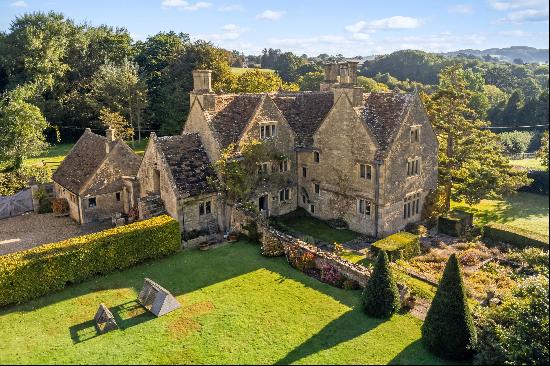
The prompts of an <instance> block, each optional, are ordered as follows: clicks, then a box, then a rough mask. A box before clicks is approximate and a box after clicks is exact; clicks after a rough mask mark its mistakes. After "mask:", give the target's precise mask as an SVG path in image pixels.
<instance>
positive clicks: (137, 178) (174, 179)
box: [54, 62, 438, 237]
mask: <svg viewBox="0 0 550 366" xmlns="http://www.w3.org/2000/svg"><path fill="white" fill-rule="evenodd" d="M193 79H194V90H193V91H192V92H191V94H190V111H189V115H188V117H187V121H186V122H185V124H184V128H183V132H182V134H181V135H179V136H167V137H157V136H156V135H155V134H151V138H150V140H149V144H148V146H147V149H146V151H145V154H144V156H143V158H142V160H141V163H140V164H139V166H138V167H137V168H136V165H135V163H134V160H133V159H128V158H127V157H123V156H121V157H120V159H124V160H125V161H127V163H128V165H127V167H126V169H122V168H120V169H118V168H116V169H110V171H111V173H112V178H113V179H112V180H113V183H112V184H106V183H105V184H103V185H101V184H95V183H93V182H94V180H97V181H100V180H101V179H103V180H104V181H106V180H105V177H104V176H102V175H101V174H95V176H94V177H92V178H89V180H90V181H89V182H88V183H87V185H86V186H87V187H96V186H102V187H103V188H102V189H103V190H100V191H99V192H100V193H101V192H109V193H108V194H110V196H109V197H110V198H109V199H110V201H111V203H112V205H111V206H109V205H107V204H104V205H106V206H107V207H106V211H109V210H111V211H112V210H118V209H119V208H120V207H122V210H123V212H127V209H128V208H129V207H132V206H133V205H134V204H136V203H138V205H139V208H140V217H147V216H148V215H152V214H155V213H156V212H157V211H156V210H166V212H167V213H169V214H170V215H171V216H172V217H174V218H175V219H177V220H178V221H179V222H180V225H181V228H182V231H183V232H184V233H185V232H191V231H202V232H210V233H212V232H218V231H222V232H224V231H227V230H229V229H230V227H229V226H230V222H231V218H230V216H231V209H229V208H228V207H225V205H224V204H222V201H221V199H220V196H219V195H218V194H217V192H216V191H215V190H214V189H213V187H212V186H211V185H210V184H209V182H208V180H209V177H215V174H216V173H215V172H214V170H213V168H212V165H211V164H212V162H215V161H216V160H218V159H219V158H220V154H221V152H222V151H223V150H224V149H225V148H227V147H228V146H229V145H231V144H236V145H237V146H242V144H244V143H246V142H247V141H251V140H254V139H256V140H262V141H264V142H265V143H266V144H268V145H269V146H271V147H272V148H273V149H274V150H275V151H277V153H278V154H280V156H283V157H284V158H283V159H278V160H274V161H266V162H264V163H262V164H261V165H259V166H258V174H262V175H263V177H264V179H263V181H264V182H265V183H266V184H263V185H262V186H261V187H259V188H258V189H256V191H255V192H254V202H255V203H254V204H255V205H257V208H258V210H259V211H260V212H262V213H263V215H265V216H272V215H282V214H286V213H289V212H291V211H294V210H296V209H297V208H298V207H302V208H303V209H305V210H307V211H308V212H309V213H310V214H311V215H313V216H315V217H318V218H320V219H324V220H326V219H334V218H343V219H344V220H345V221H346V222H347V224H348V226H349V227H350V229H352V230H355V231H357V232H361V233H364V234H367V235H371V236H374V237H382V236H386V235H389V234H391V233H394V232H397V231H399V230H402V229H403V228H404V227H405V225H406V224H407V223H410V222H417V221H419V220H420V213H421V210H422V207H423V204H424V200H425V198H426V195H427V194H428V193H429V191H430V190H432V189H434V188H435V187H436V184H437V151H438V143H437V139H436V136H435V134H434V131H433V130H432V126H431V124H430V122H429V121H428V117H427V115H426V112H425V110H424V107H423V105H422V102H421V101H420V99H419V97H418V95H417V94H416V93H412V94H407V93H400V92H396V91H395V92H387V93H364V90H363V89H362V88H361V87H358V86H357V85H356V84H357V63H355V62H344V63H333V64H327V65H325V80H324V82H323V83H322V84H321V88H320V89H321V90H320V91H317V92H285V91H279V92H274V93H254V94H248V93H245V94H226V93H215V92H213V91H212V87H211V71H209V70H195V71H194V72H193ZM86 134H90V132H85V134H84V136H83V137H82V138H85V136H86ZM79 144H80V141H79V143H77V145H76V146H78V145H79ZM117 144H118V145H116V146H115V147H114V148H112V149H115V150H117V149H118V150H120V153H117V155H120V154H126V150H125V149H124V148H123V147H120V146H119V145H122V144H124V143H123V142H122V141H119V142H117ZM76 146H75V148H76ZM113 152H114V151H113ZM113 152H111V154H112V153H113ZM101 156H102V157H103V163H102V167H100V168H97V169H103V170H105V169H106V167H105V166H109V165H110V162H109V159H108V156H109V155H107V159H106V158H105V157H104V154H102V155H101ZM67 160H69V161H70V160H71V157H70V156H69V157H68V158H67ZM111 160H112V164H115V161H120V160H119V158H116V159H115V158H114V157H113V159H111ZM64 164H65V163H63V164H62V165H61V166H60V168H59V170H62V171H64V170H63V165H64ZM115 165H116V164H115ZM70 174H72V173H70V172H66V171H64V175H70ZM56 176H57V179H56ZM60 177H61V174H59V171H58V172H56V174H55V175H54V180H55V181H56V182H58V191H59V192H62V191H63V189H65V190H68V189H69V187H66V186H64V184H63V181H64V180H71V179H69V178H67V177H63V178H60ZM107 180H109V179H107ZM115 181H116V183H114V182H115ZM108 186H113V188H112V189H108V188H107V187H108ZM64 187H65V188H64ZM71 192H73V191H72V190H71ZM79 192H80V194H81V196H79V197H82V194H88V195H86V196H84V197H85V198H86V199H87V202H85V203H84V204H80V206H79V207H83V208H84V210H86V207H88V210H89V206H90V203H91V201H90V199H91V198H93V197H91V196H90V195H91V193H90V192H94V191H93V190H87V191H86V190H84V191H82V190H80V191H79ZM117 192H120V193H121V194H122V195H123V197H122V198H121V200H122V203H121V204H120V205H115V204H114V202H116V200H117V199H119V198H120V197H119V196H117V194H118V193H117ZM73 193H75V194H76V193H77V192H73ZM102 200H103V198H100V197H99V196H97V198H95V205H96V206H98V205H99V204H100V202H101V201H102ZM81 209H82V208H81ZM84 213H87V211H85V212H84ZM73 217H74V216H73Z"/></svg>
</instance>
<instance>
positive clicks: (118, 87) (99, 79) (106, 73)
mask: <svg viewBox="0 0 550 366" xmlns="http://www.w3.org/2000/svg"><path fill="white" fill-rule="evenodd" d="M91 85H92V96H93V98H94V100H95V102H96V103H97V106H98V109H99V110H101V108H108V109H110V110H111V111H114V112H118V113H120V114H122V115H123V116H124V117H125V118H126V119H127V120H128V121H129V123H130V126H131V128H134V129H136V130H137V131H138V137H139V139H140V140H141V128H142V124H143V121H142V116H143V110H144V108H145V103H146V93H147V86H146V85H145V83H144V82H143V81H142V80H141V79H140V77H139V75H138V66H137V65H136V64H135V63H133V62H131V61H129V60H126V61H125V62H124V63H122V64H121V65H120V66H117V65H114V64H111V63H107V64H105V65H102V66H101V67H100V68H99V70H98V71H97V72H96V74H95V75H94V76H93V78H92V82H91ZM99 110H98V114H99Z"/></svg>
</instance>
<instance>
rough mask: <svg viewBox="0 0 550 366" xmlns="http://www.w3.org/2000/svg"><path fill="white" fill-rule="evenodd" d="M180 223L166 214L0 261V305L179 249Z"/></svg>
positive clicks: (18, 253)
mask: <svg viewBox="0 0 550 366" xmlns="http://www.w3.org/2000/svg"><path fill="white" fill-rule="evenodd" d="M180 244H181V239H180V230H179V224H178V222H177V221H175V220H174V219H172V218H171V217H169V216H166V215H163V216H158V217H154V218H152V219H149V220H144V221H138V222H135V223H132V224H129V225H126V226H119V227H116V228H113V229H109V230H105V231H101V232H98V233H93V234H89V235H84V236H78V237H74V238H71V239H68V240H64V241H60V242H57V243H51V244H46V245H43V246H40V247H37V248H33V249H29V250H24V251H21V252H17V253H12V254H8V255H4V256H0V306H5V305H9V304H14V303H22V302H24V301H28V300H30V299H33V298H36V297H39V296H42V295H45V294H48V293H50V292H53V291H57V290H60V289H62V288H63V287H65V286H66V285H67V284H71V283H77V282H81V281H83V280H85V279H87V278H90V277H92V276H94V275H98V274H106V273H109V272H112V271H115V270H119V269H123V268H127V267H130V266H132V265H135V264H136V263H139V262H142V261H144V260H147V259H153V258H159V257H164V256H167V255H169V254H172V253H175V252H176V251H178V250H179V248H180Z"/></svg>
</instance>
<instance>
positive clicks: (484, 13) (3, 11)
mask: <svg viewBox="0 0 550 366" xmlns="http://www.w3.org/2000/svg"><path fill="white" fill-rule="evenodd" d="M48 10H54V11H58V12H62V13H64V14H65V15H66V16H68V17H69V18H72V19H74V20H75V21H76V22H79V23H80V22H84V21H85V22H88V23H90V24H92V25H99V24H107V25H112V26H122V27H125V28H127V29H128V30H129V31H130V33H131V34H132V36H133V37H134V38H135V39H145V38H146V37H147V36H148V35H152V34H155V33H157V32H159V31H169V30H174V31H176V32H184V33H188V34H189V35H190V36H191V38H192V39H197V38H202V39H207V40H210V41H212V42H213V43H215V44H217V45H219V46H222V47H224V48H227V49H237V50H239V51H243V52H245V53H247V54H250V53H252V54H259V53H260V52H261V50H262V49H263V48H269V47H271V48H280V49H282V50H285V51H287V50H288V51H293V52H295V53H298V54H302V53H306V54H308V55H317V54H319V53H329V54H337V53H341V54H343V55H344V56H348V57H351V56H355V55H372V54H380V53H387V52H391V51H395V50H398V49H406V48H414V49H422V50H426V51H435V52H441V51H452V50H458V49H463V48H475V49H484V48H491V47H508V46H515V45H521V46H532V47H538V48H548V1H547V0H478V1H473V0H471V1H435V0H414V1H411V0H409V1H405V0H403V1H402V0H390V1H372V0H368V1H365V0H363V1H360V0H346V1H337V0H332V1H325V0H323V1H319V0H317V1H314V0H301V1H300V0H293V1H290V0H271V1H259V0H257V1H246V0H241V1H239V0H227V1H225V0H141V1H135V0H134V1H129V0H118V1H107V0H93V1H92V0H72V1H70V0H51V1H48V0H0V29H1V30H7V29H8V28H9V26H10V22H11V21H12V20H13V19H14V17H15V16H16V15H18V14H23V13H25V12H32V11H48Z"/></svg>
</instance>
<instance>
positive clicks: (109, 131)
mask: <svg viewBox="0 0 550 366" xmlns="http://www.w3.org/2000/svg"><path fill="white" fill-rule="evenodd" d="M115 134H116V130H115V129H114V128H110V127H109V128H108V129H107V131H106V132H105V136H106V137H107V141H108V142H113V141H115V140H116V136H115Z"/></svg>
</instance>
